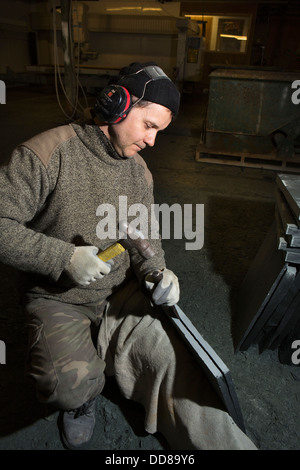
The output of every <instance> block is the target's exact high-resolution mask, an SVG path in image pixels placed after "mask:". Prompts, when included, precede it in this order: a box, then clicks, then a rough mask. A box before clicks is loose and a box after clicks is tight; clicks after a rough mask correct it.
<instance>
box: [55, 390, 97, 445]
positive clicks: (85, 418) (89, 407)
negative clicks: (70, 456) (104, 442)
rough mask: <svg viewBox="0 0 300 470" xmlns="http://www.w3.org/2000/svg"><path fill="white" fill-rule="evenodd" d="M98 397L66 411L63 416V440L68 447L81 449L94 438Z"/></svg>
mask: <svg viewBox="0 0 300 470" xmlns="http://www.w3.org/2000/svg"><path fill="white" fill-rule="evenodd" d="M95 411H96V398H93V399H91V400H89V401H87V402H86V403H84V404H83V405H81V406H80V407H79V408H76V409H75V410H70V411H64V413H63V417H62V440H63V443H64V444H65V446H66V447H67V448H68V449H80V448H82V447H84V446H85V445H86V444H87V443H88V442H89V441H90V439H91V438H92V435H93V432H94V427H95V422H96V417H95Z"/></svg>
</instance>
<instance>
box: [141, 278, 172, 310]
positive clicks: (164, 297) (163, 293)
mask: <svg viewBox="0 0 300 470" xmlns="http://www.w3.org/2000/svg"><path fill="white" fill-rule="evenodd" d="M157 272H158V273H159V279H160V280H159V282H157V276H155V274H156V273H157ZM145 284H146V287H147V289H148V290H149V291H150V292H151V293H152V300H153V302H154V303H155V304H156V305H167V306H169V307H171V306H172V305H175V304H177V302H178V301H179V293H180V291H179V282H178V278H177V276H175V274H174V273H173V272H172V271H170V270H169V269H163V270H162V271H153V273H149V274H147V275H146V277H145Z"/></svg>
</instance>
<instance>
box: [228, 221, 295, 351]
mask: <svg viewBox="0 0 300 470" xmlns="http://www.w3.org/2000/svg"><path fill="white" fill-rule="evenodd" d="M286 269H287V263H286V262H285V259H284V252H282V251H280V250H278V248H277V234H276V227H275V222H274V224H273V225H272V227H271V229H270V230H269V232H268V234H267V236H266V237H265V240H264V241H263V243H262V245H261V247H260V248H259V250H258V252H257V255H256V257H255V259H254V261H253V263H252V265H251V266H250V269H249V271H248V273H247V275H246V277H245V279H244V281H243V284H242V286H241V289H240V292H239V295H238V301H237V314H236V315H235V319H234V324H233V342H234V346H235V351H238V350H245V349H247V348H248V347H249V346H250V344H252V339H253V336H252V334H250V333H251V330H252V328H253V327H254V325H255V323H256V322H257V320H258V318H259V317H260V315H261V314H262V312H263V311H264V309H265V308H266V306H267V304H268V302H269V301H270V299H271V297H272V295H273V294H274V293H275V291H276V288H277V286H278V284H279V283H280V281H281V279H282V277H283V276H284V273H285V271H286ZM254 332H255V331H254ZM248 335H249V338H248V339H247V337H248Z"/></svg>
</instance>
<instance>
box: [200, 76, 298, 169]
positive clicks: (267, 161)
mask: <svg viewBox="0 0 300 470" xmlns="http://www.w3.org/2000/svg"><path fill="white" fill-rule="evenodd" d="M299 78H300V77H299V74H297V73H288V72H280V71H273V70H270V69H269V70H267V69H261V68H256V67H244V68H230V67H222V68H216V69H215V70H213V72H211V74H210V87H209V98H208V108H207V115H206V117H205V121H204V125H203V129H202V134H201V139H200V142H199V144H198V146H197V150H196V160H197V161H200V162H213V163H221V164H230V165H239V166H249V167H258V168H269V169H280V170H284V169H286V170H288V171H295V172H300V141H299V148H297V139H298V138H299V137H300V104H297V100H296V101H295V100H292V97H293V94H294V93H295V89H294V88H295V83H299V86H300V82H299ZM293 84H294V88H293V87H292V86H293Z"/></svg>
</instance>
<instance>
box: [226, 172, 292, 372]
mask: <svg viewBox="0 0 300 470" xmlns="http://www.w3.org/2000/svg"><path fill="white" fill-rule="evenodd" d="M295 339H300V176H299V175H296V174H292V175H291V174H278V175H277V176H276V208H275V217H274V223H273V225H272V227H271V228H270V230H269V232H268V234H267V236H266V238H265V240H264V242H263V243H262V245H261V247H260V249H259V251H258V253H257V255H256V257H255V259H254V261H253V263H252V265H251V266H250V269H249V271H248V273H247V275H246V277H245V279H244V281H243V283H242V287H241V289H240V292H239V295H238V302H237V313H236V316H235V320H234V323H233V340H234V343H235V350H236V351H239V350H240V351H245V350H246V349H248V348H249V347H250V345H252V344H258V346H259V351H260V352H263V351H265V350H266V349H270V350H275V349H278V353H279V359H280V361H281V362H283V363H290V360H291V356H292V352H293V351H292V349H291V345H292V343H293V341H294V340H295Z"/></svg>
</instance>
